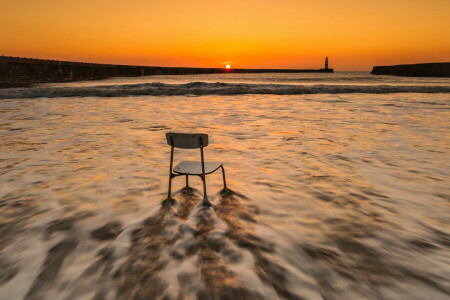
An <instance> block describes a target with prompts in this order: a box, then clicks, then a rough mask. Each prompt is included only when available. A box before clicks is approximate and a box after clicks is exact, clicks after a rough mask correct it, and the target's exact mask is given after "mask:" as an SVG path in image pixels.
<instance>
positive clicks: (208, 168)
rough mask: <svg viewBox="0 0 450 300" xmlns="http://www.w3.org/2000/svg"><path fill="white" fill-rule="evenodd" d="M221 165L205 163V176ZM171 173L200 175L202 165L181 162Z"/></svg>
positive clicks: (218, 163)
mask: <svg viewBox="0 0 450 300" xmlns="http://www.w3.org/2000/svg"><path fill="white" fill-rule="evenodd" d="M222 165H223V163H221V162H218V161H211V162H205V174H211V173H212V172H214V171H216V170H217V169H218V168H220V167H221V166H222ZM173 171H174V172H175V173H178V174H184V175H202V163H201V162H197V161H182V162H180V163H179V164H178V165H177V166H176V167H175V168H173Z"/></svg>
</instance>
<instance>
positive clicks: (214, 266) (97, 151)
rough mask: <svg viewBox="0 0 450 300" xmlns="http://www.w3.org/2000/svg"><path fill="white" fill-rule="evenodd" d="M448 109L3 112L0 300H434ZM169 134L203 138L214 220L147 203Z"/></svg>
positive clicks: (156, 198)
mask: <svg viewBox="0 0 450 300" xmlns="http://www.w3.org/2000/svg"><path fill="white" fill-rule="evenodd" d="M449 100H450V99H449V96H448V94H433V95H426V94H382V95H363V94H348V95H295V96H275V95H246V96H201V97H186V96H170V97H154V96H143V97H128V98H95V97H85V98H77V97H72V98H52V99H49V98H35V99H14V100H2V101H1V102H0V115H1V118H0V120H1V121H0V138H1V140H2V144H1V146H0V155H1V156H0V183H1V185H0V214H1V220H0V268H1V270H2V272H1V274H0V299H447V298H448V297H449V296H450V285H449V284H448V278H450V262H449V259H448V255H449V246H450V237H449V233H450V219H449V206H448V204H449V199H450V198H449V195H450V188H449V186H450V185H449V179H450V171H449V170H450V161H449V159H448V157H450V156H449V154H450V143H449V140H450V139H449V138H450V123H449V120H450V104H449ZM167 131H183V132H190V131H195V132H206V133H209V134H210V143H211V145H210V146H209V147H208V148H206V152H205V155H206V160H208V159H210V160H222V161H224V163H225V168H226V171H227V179H228V185H229V187H230V189H231V192H226V191H223V190H222V178H221V174H220V172H218V173H215V174H212V175H208V176H207V183H208V191H209V195H210V200H211V202H212V203H213V204H214V206H213V208H211V209H205V208H203V207H202V206H201V205H200V204H201V199H202V192H201V181H200V180H199V179H198V178H192V179H191V182H190V185H191V186H192V187H195V188H197V189H198V190H197V189H195V188H192V189H188V190H186V189H183V186H184V179H183V178H181V179H180V178H175V179H174V185H175V186H174V191H175V193H174V198H175V199H176V201H177V202H176V205H174V206H170V205H162V204H161V201H162V200H164V199H165V197H166V189H167V173H168V163H169V150H170V148H169V147H168V146H167V145H166V143H165V139H164V134H165V132H167ZM197 156H198V153H197V152H196V151H186V150H180V151H178V152H176V153H175V161H177V160H179V159H187V160H191V159H198V157H197Z"/></svg>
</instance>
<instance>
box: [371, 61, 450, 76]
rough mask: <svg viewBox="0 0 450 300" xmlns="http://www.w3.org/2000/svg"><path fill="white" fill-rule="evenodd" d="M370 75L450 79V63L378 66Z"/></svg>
mask: <svg viewBox="0 0 450 300" xmlns="http://www.w3.org/2000/svg"><path fill="white" fill-rule="evenodd" d="M370 74H373V75H396V76H411V77H450V63H449V62H444V63H427V64H412V65H396V66H376V67H373V70H372V72H371V73H370Z"/></svg>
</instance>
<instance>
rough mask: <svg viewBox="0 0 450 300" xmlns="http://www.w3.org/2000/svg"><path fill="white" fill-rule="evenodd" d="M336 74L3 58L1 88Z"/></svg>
mask: <svg viewBox="0 0 450 300" xmlns="http://www.w3.org/2000/svg"><path fill="white" fill-rule="evenodd" d="M270 72H277V73H300V72H327V73H329V72H333V70H332V69H318V70H300V69H231V70H226V69H223V68H186V67H156V66H129V65H111V64H96V63H82V62H70V61H57V60H43V59H31V58H21V57H11V56H0V87H14V86H26V85H29V84H35V83H44V82H68V81H81V80H97V79H103V78H108V77H131V76H151V75H189V74H217V73H270Z"/></svg>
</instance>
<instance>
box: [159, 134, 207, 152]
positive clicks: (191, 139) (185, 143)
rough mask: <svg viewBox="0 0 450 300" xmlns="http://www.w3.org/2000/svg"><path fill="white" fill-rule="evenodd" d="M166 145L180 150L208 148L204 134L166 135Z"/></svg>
mask: <svg viewBox="0 0 450 300" xmlns="http://www.w3.org/2000/svg"><path fill="white" fill-rule="evenodd" d="M166 139H167V144H169V146H174V147H176V148H182V149H197V148H200V147H206V146H208V135H207V134H205V133H176V132H168V133H166Z"/></svg>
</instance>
